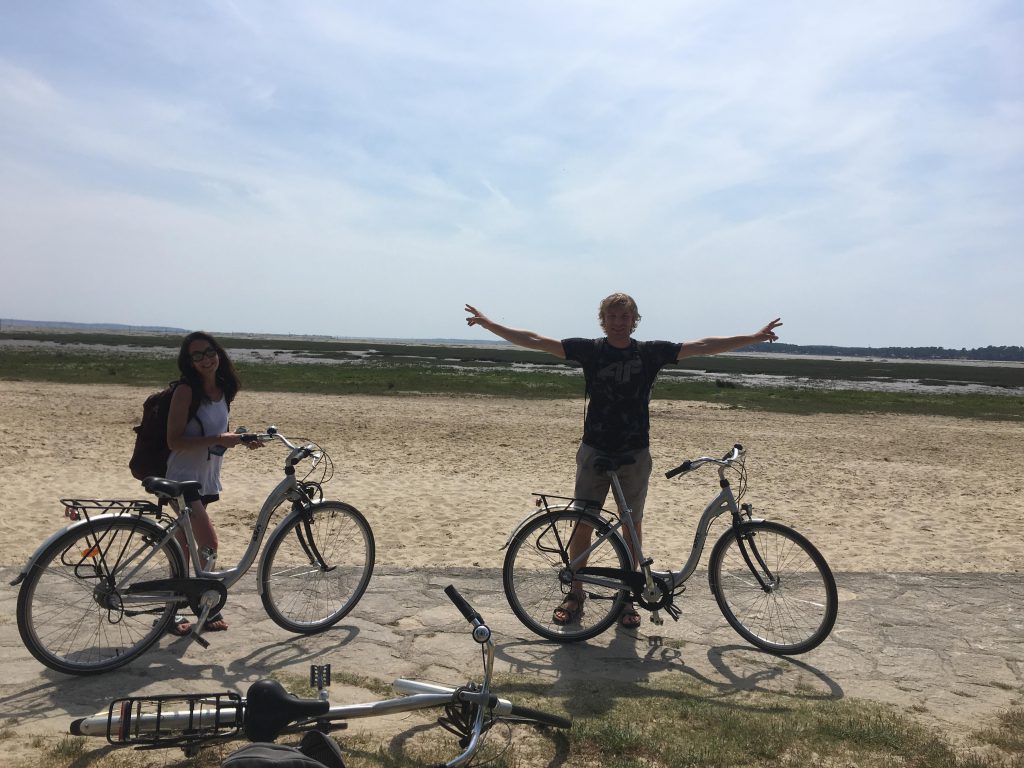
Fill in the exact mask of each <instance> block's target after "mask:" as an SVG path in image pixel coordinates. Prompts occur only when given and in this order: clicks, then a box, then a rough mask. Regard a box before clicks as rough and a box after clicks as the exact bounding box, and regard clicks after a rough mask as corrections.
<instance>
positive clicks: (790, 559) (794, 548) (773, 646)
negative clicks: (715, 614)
mask: <svg viewBox="0 0 1024 768" xmlns="http://www.w3.org/2000/svg"><path fill="white" fill-rule="evenodd" d="M741 541H742V547H741ZM744 552H745V553H746V556H744ZM755 570H756V574H757V575H755ZM758 577H760V580H758ZM708 580H709V582H710V585H711V592H712V593H713V594H714V596H715V600H717V601H718V607H719V608H721V609H722V614H723V615H724V616H725V619H726V621H728V622H729V624H731V625H732V628H733V629H735V630H736V631H737V632H739V633H740V635H741V636H742V637H743V638H744V639H745V640H747V641H748V642H750V643H752V644H754V645H756V646H757V647H758V648H760V649H762V650H765V651H768V652H769V653H776V654H781V655H789V654H796V653H805V652H807V651H809V650H811V649H812V648H816V647H817V646H818V645H819V644H820V643H821V642H822V641H823V640H824V639H825V638H826V637H828V635H829V633H830V632H831V631H832V627H833V626H834V625H835V623H836V615H837V613H838V611H839V598H838V595H837V591H836V580H835V578H834V577H833V576H832V571H831V570H830V569H829V567H828V563H826V562H825V558H824V557H822V556H821V553H820V552H818V550H817V549H816V548H815V547H814V545H813V544H811V542H809V541H808V540H807V539H805V538H804V537H803V536H801V535H800V534H799V533H797V532H796V531H794V530H793V529H792V528H788V527H786V526H784V525H780V524H779V523H773V522H769V521H759V522H753V523H744V524H743V525H741V526H740V529H739V536H738V537H737V533H736V530H735V529H730V530H728V531H726V532H725V533H724V534H722V537H721V538H720V539H719V540H718V543H716V544H715V548H714V550H712V552H711V559H710V561H709V564H708Z"/></svg>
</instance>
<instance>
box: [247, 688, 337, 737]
mask: <svg viewBox="0 0 1024 768" xmlns="http://www.w3.org/2000/svg"><path fill="white" fill-rule="evenodd" d="M330 708H331V703H330V702H329V701H321V700H320V699H300V698H299V697H298V696H294V695H293V694H290V693H288V691H286V690H285V689H284V686H283V685H281V684H280V683H279V682H277V680H257V681H256V682H255V683H253V684H252V685H250V686H249V690H248V691H247V692H246V694H245V737H246V738H247V739H249V741H273V740H274V739H276V738H277V736H278V734H280V733H281V731H283V730H284V729H285V728H287V727H288V726H289V725H290V724H291V723H293V722H295V721H296V720H302V719H305V718H307V717H315V716H316V715H323V714H325V713H326V712H327V710H328V709H330Z"/></svg>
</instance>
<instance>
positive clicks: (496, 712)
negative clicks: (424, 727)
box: [70, 585, 572, 768]
mask: <svg viewBox="0 0 1024 768" xmlns="http://www.w3.org/2000/svg"><path fill="white" fill-rule="evenodd" d="M445 594H447V595H448V598H449V599H450V600H451V601H452V603H454V604H455V606H456V607H457V608H458V609H459V611H460V612H461V613H462V615H463V616H464V617H465V619H466V621H468V622H469V623H470V625H471V629H470V633H471V635H472V637H473V640H475V641H476V642H477V643H478V644H479V645H480V648H481V658H482V661H483V678H482V680H481V681H480V682H479V683H473V682H470V683H468V684H466V685H464V686H460V687H457V688H456V687H448V686H444V685H438V684H435V683H427V682H422V681H419V680H404V679H399V680H395V681H394V683H393V686H394V688H395V690H396V691H398V692H399V693H400V694H402V695H400V696H396V697H395V698H391V699H385V700H383V701H372V702H368V703H364V704H348V705H339V706H331V703H330V701H329V699H328V694H327V687H328V686H329V685H330V667H329V666H326V667H325V666H314V667H312V668H311V670H310V686H311V687H314V688H317V689H318V691H319V694H318V697H317V698H316V699H300V698H297V697H296V696H294V695H292V694H290V693H288V692H287V691H285V689H284V687H283V686H282V685H281V684H280V683H279V682H277V681H276V680H259V681H257V682H255V683H253V684H252V685H251V686H250V687H249V689H248V691H247V692H246V695H245V697H244V698H243V697H242V696H240V695H238V694H236V693H231V692H222V693H213V694H190V695H175V696H146V697H136V698H128V699H118V700H116V701H113V702H111V704H110V706H109V708H108V709H107V711H106V712H101V713H99V714H97V715H93V716H92V717H85V718H81V719H79V720H75V721H74V722H73V723H72V724H71V729H70V732H71V733H72V734H74V735H76V736H97V737H105V738H106V739H107V741H108V742H109V743H110V744H112V745H114V746H135V747H137V748H140V749H153V748H164V747H181V748H182V749H183V750H184V751H185V753H186V754H187V755H194V754H196V753H197V752H198V751H199V749H200V748H201V747H202V746H204V745H206V744H211V743H216V742H222V741H230V740H234V739H238V738H242V737H244V738H246V739H248V740H250V741H263V742H266V741H274V740H275V739H276V738H277V737H278V736H280V735H281V734H284V733H296V732H301V731H307V730H310V729H318V730H321V731H322V732H323V733H329V732H330V731H331V730H333V729H336V728H344V727H345V723H346V722H347V721H348V720H353V719H357V718H365V717H378V716H381V715H389V714H394V713H398V712H412V711H415V710H421V709H443V710H444V713H443V714H442V715H441V717H440V718H439V720H438V722H439V723H440V724H441V725H442V726H443V727H444V728H445V729H446V730H448V731H450V732H451V733H453V734H455V735H456V736H458V738H459V744H460V746H461V747H462V749H463V752H462V753H461V754H460V755H458V756H457V757H455V758H454V759H452V760H450V761H448V762H447V763H441V764H439V766H438V768H455V767H456V766H462V765H466V764H468V763H469V761H470V760H471V759H472V758H473V756H474V755H475V754H476V753H477V751H478V750H479V749H480V747H481V745H482V742H483V737H484V735H485V734H486V733H487V732H488V731H489V730H490V729H491V728H492V727H493V726H494V725H495V724H497V723H499V722H506V723H511V724H516V723H518V724H525V725H534V726H539V727H550V728H569V727H571V726H572V721H571V720H569V719H567V718H565V717H561V716H559V715H553V714H549V713H547V712H541V711H539V710H536V709H530V708H528V707H522V706H518V705H516V704H513V703H512V702H511V701H509V700H508V699H502V698H499V697H498V696H496V695H495V694H494V692H493V691H492V688H491V677H492V673H493V668H494V641H493V639H492V638H491V630H490V629H489V628H488V627H487V625H486V623H485V622H484V620H483V618H481V616H480V614H479V613H477V612H476V610H474V609H473V607H472V606H471V605H470V604H469V603H468V602H467V601H466V600H465V598H463V597H462V595H461V594H459V592H458V591H457V590H456V589H455V587H454V586H450V585H449V586H448V587H446V588H445Z"/></svg>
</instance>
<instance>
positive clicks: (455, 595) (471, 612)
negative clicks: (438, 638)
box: [444, 584, 484, 624]
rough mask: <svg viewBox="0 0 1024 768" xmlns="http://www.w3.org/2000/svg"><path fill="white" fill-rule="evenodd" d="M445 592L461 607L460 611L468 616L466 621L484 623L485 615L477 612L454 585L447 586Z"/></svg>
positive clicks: (456, 605) (457, 606)
mask: <svg viewBox="0 0 1024 768" xmlns="http://www.w3.org/2000/svg"><path fill="white" fill-rule="evenodd" d="M444 593H445V594H446V595H448V599H449V600H451V601H452V603H454V605H455V607H456V608H458V609H459V613H461V614H462V615H463V616H464V617H465V618H466V621H468V622H469V623H470V624H473V623H476V622H478V623H480V624H483V623H484V620H483V617H481V616H480V614H479V613H477V612H476V609H474V608H473V606H471V605H470V604H469V603H468V602H466V598H464V597H463V596H462V595H460V594H459V590H457V589H456V588H455V586H454V585H452V584H449V585H448V586H447V587H445V588H444Z"/></svg>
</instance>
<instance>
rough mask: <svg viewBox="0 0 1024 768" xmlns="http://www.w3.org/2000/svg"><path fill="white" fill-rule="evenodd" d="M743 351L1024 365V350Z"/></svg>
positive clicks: (770, 347) (791, 347)
mask: <svg viewBox="0 0 1024 768" xmlns="http://www.w3.org/2000/svg"><path fill="white" fill-rule="evenodd" d="M744 351H749V352H775V353H785V354H787V355H825V356H829V355H832V356H841V357H876V358H877V357H885V358H891V359H894V360H1000V361H1006V362H1014V361H1016V362H1024V347H992V346H988V347H977V348H975V349H966V348H964V349H946V348H945V347H829V346H824V345H821V346H815V345H807V344H781V343H779V342H775V343H773V344H754V345H752V346H750V347H747V348H746V349H745V350H744Z"/></svg>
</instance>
